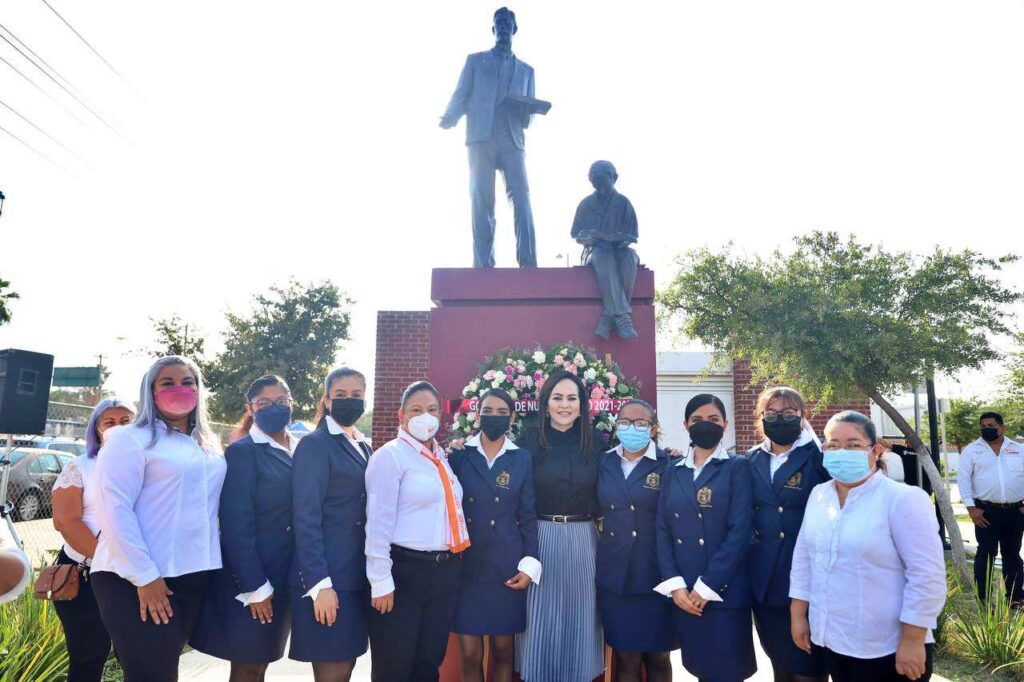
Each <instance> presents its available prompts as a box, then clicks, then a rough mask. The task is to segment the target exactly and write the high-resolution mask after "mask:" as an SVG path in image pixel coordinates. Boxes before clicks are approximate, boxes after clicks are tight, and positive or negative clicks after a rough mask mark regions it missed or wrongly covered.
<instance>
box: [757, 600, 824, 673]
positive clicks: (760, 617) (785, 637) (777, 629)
mask: <svg viewBox="0 0 1024 682" xmlns="http://www.w3.org/2000/svg"><path fill="white" fill-rule="evenodd" d="M754 625H756V626H757V636H758V638H759V639H760V640H761V647H762V648H763V649H764V652H765V653H766V654H768V658H770V659H771V661H772V663H774V664H775V665H777V666H779V667H780V668H782V669H784V670H786V671H787V672H790V673H792V674H794V675H806V676H808V677H823V676H824V675H826V674H827V673H828V668H827V665H826V660H825V655H824V650H823V649H821V648H819V647H813V649H812V652H811V653H809V654H808V653H807V652H805V651H803V650H802V649H799V648H798V647H797V645H796V644H794V643H793V636H792V634H791V631H790V627H789V607H788V606H755V607H754Z"/></svg>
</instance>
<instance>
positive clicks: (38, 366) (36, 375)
mask: <svg viewBox="0 0 1024 682" xmlns="http://www.w3.org/2000/svg"><path fill="white" fill-rule="evenodd" d="M52 378H53V356H52V355H46V354H45V353H33V352H32V351H27V350H16V349H14V348H8V349H7V350H0V433H18V434H26V435H33V434H36V435H41V434H43V433H44V432H45V431H46V408H47V405H48V404H49V402H50V380H51V379H52Z"/></svg>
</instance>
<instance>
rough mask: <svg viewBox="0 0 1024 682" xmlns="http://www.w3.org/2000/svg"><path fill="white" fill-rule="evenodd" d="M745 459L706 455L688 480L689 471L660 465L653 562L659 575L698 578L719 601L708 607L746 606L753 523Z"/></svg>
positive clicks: (694, 581)
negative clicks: (661, 476) (696, 473)
mask: <svg viewBox="0 0 1024 682" xmlns="http://www.w3.org/2000/svg"><path fill="white" fill-rule="evenodd" d="M752 487H753V480H752V473H751V466H750V462H749V461H748V460H747V459H746V458H744V457H730V458H729V459H727V460H722V459H711V460H709V461H708V462H707V463H706V464H705V466H704V469H703V470H702V471H701V472H700V476H698V477H697V480H696V481H694V480H693V469H690V468H689V467H687V466H676V464H675V463H672V464H670V465H669V466H667V467H666V468H665V476H664V480H663V481H662V484H661V495H659V496H658V541H657V545H658V566H659V569H660V571H661V579H662V580H668V579H669V578H672V577H674V576H682V577H683V579H684V580H685V581H686V586H687V587H688V588H689V589H693V587H694V585H696V584H697V579H698V578H701V579H702V580H703V581H704V584H705V585H707V586H708V587H710V588H711V589H712V590H714V591H715V592H716V593H718V595H719V596H720V597H722V600H723V601H722V602H711V603H710V604H709V605H708V606H710V607H712V608H745V607H749V606H750V580H749V578H748V577H747V574H746V559H747V547H748V546H749V545H750V534H751V532H752V530H753V525H754V505H753V502H752V499H753V498H752V492H751V488H752Z"/></svg>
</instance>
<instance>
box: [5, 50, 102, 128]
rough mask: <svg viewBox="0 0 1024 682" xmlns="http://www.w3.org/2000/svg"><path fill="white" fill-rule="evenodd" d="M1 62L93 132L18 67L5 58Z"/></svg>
mask: <svg viewBox="0 0 1024 682" xmlns="http://www.w3.org/2000/svg"><path fill="white" fill-rule="evenodd" d="M0 62H3V63H4V64H6V65H7V66H9V67H11V69H12V70H13V71H14V72H15V73H16V74H18V75H19V76H21V77H22V78H24V79H25V81H27V82H28V84H29V85H31V86H32V87H33V88H35V89H36V90H38V91H39V92H41V93H43V94H44V95H46V97H47V98H48V99H49V100H50V101H51V102H53V103H54V104H56V105H57V106H58V107H60V108H61V109H63V110H64V113H66V114H67V115H68V116H70V117H71V118H73V119H75V120H76V121H78V122H79V123H81V124H82V125H83V126H85V127H86V128H88V129H89V130H93V128H92V126H90V125H89V124H88V123H86V122H85V121H83V120H82V119H80V118H78V117H77V116H75V114H74V112H72V111H71V110H70V109H68V108H67V107H66V106H64V105H63V104H61V103H60V101H58V100H57V98H56V97H54V96H53V95H51V94H50V93H48V92H47V91H46V90H43V89H42V88H41V87H39V85H38V84H37V83H36V82H35V81H34V80H32V79H31V78H29V77H28V76H26V75H25V74H24V73H22V71H21V69H19V68H18V67H16V66H15V65H14V64H11V63H10V62H9V61H7V60H6V59H4V58H3V56H0ZM93 132H95V131H93Z"/></svg>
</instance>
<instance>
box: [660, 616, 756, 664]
mask: <svg viewBox="0 0 1024 682" xmlns="http://www.w3.org/2000/svg"><path fill="white" fill-rule="evenodd" d="M673 606H674V605H673ZM672 615H673V618H674V620H675V623H676V635H677V636H678V637H679V648H680V652H681V653H682V656H683V667H684V668H686V670H687V671H688V672H689V673H690V674H691V675H693V676H694V677H697V678H700V679H701V680H707V682H738V681H739V680H745V679H747V678H748V677H750V676H752V675H753V674H754V673H755V672H757V661H756V660H755V659H754V628H752V627H751V622H750V620H751V617H750V609H726V608H721V607H718V606H709V607H706V608H705V609H704V613H703V615H701V616H700V617H697V616H691V615H690V614H688V613H686V612H685V611H683V610H682V609H680V608H678V607H675V612H674V613H673V614H672Z"/></svg>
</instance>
